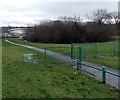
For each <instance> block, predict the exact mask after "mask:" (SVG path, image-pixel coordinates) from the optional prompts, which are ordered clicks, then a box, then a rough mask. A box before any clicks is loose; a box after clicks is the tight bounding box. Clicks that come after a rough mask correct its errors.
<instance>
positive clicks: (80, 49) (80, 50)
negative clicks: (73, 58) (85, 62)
mask: <svg viewBox="0 0 120 100" xmlns="http://www.w3.org/2000/svg"><path fill="white" fill-rule="evenodd" d="M79 62H82V48H81V47H79ZM79 65H80V68H81V64H79Z"/></svg>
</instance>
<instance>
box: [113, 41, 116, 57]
mask: <svg viewBox="0 0 120 100" xmlns="http://www.w3.org/2000/svg"><path fill="white" fill-rule="evenodd" d="M115 49H116V48H115V42H113V54H114V55H115V54H116V52H115Z"/></svg>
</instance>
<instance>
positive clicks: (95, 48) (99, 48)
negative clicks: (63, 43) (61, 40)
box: [71, 42, 118, 58]
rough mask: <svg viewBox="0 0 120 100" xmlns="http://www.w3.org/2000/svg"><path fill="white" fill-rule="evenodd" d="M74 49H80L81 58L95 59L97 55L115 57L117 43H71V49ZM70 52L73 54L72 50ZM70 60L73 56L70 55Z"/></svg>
mask: <svg viewBox="0 0 120 100" xmlns="http://www.w3.org/2000/svg"><path fill="white" fill-rule="evenodd" d="M74 47H82V51H83V52H82V55H83V57H96V56H98V55H115V54H117V53H118V42H104V43H72V44H71V48H74ZM72 50H73V49H72ZM71 52H74V50H73V51H71ZM71 54H72V53H71ZM71 58H74V56H73V55H71Z"/></svg>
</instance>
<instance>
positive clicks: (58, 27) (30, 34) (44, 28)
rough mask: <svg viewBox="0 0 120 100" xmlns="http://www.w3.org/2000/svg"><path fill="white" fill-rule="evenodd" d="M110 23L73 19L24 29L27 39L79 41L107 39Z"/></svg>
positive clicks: (108, 37)
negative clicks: (83, 21) (84, 22)
mask: <svg viewBox="0 0 120 100" xmlns="http://www.w3.org/2000/svg"><path fill="white" fill-rule="evenodd" d="M111 27H112V26H111V25H107V24H101V25H99V24H97V23H93V22H91V23H86V24H82V23H80V22H74V21H60V20H56V21H51V22H46V23H42V24H40V25H35V26H34V27H33V28H28V29H27V30H26V37H27V40H28V41H32V42H43V43H61V44H64V43H75V42H76V43H79V42H104V41H109V40H110V36H111V35H112V33H113V31H112V30H111Z"/></svg>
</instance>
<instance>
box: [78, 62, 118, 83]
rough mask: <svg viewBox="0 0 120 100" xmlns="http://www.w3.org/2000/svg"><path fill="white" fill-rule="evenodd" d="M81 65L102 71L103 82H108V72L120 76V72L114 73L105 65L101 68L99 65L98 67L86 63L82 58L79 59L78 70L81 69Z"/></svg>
mask: <svg viewBox="0 0 120 100" xmlns="http://www.w3.org/2000/svg"><path fill="white" fill-rule="evenodd" d="M81 65H84V66H87V67H90V68H93V69H97V70H99V71H102V82H103V83H106V73H108V74H111V75H114V76H117V77H120V74H116V73H113V72H111V71H108V70H106V68H105V66H103V68H99V67H96V66H92V65H88V64H85V63H83V62H82V61H81V60H77V69H78V70H80V68H81Z"/></svg>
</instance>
